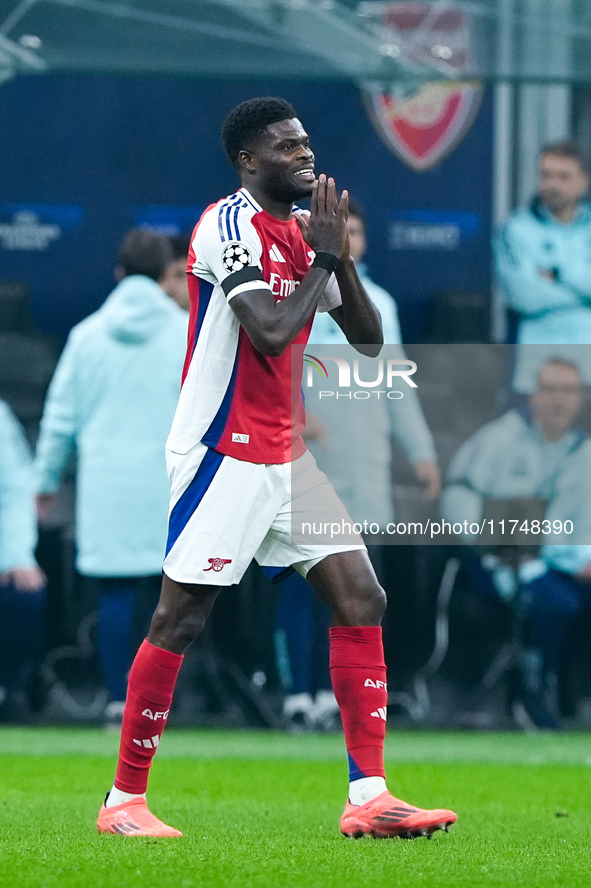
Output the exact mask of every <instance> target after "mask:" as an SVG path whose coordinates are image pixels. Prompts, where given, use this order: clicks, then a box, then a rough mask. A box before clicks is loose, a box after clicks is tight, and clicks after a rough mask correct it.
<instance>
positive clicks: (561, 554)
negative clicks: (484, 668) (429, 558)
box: [441, 359, 591, 728]
mask: <svg viewBox="0 0 591 888" xmlns="http://www.w3.org/2000/svg"><path fill="white" fill-rule="evenodd" d="M581 400H582V381H581V375H580V373H579V370H578V368H577V367H576V366H575V365H574V364H571V363H569V362H567V361H564V360H562V359H555V360H550V361H547V362H546V363H545V364H544V365H543V366H542V367H541V369H540V371H539V373H538V386H537V390H536V391H535V392H534V393H533V394H532V395H531V396H530V398H529V405H528V407H527V408H525V409H523V410H510V411H509V412H508V413H506V414H505V415H503V416H501V417H500V418H499V419H497V420H495V421H494V422H491V423H489V424H488V425H486V426H484V427H483V428H482V429H480V431H478V432H477V433H476V434H475V435H473V436H472V437H471V438H469V439H468V441H466V442H465V443H464V444H463V445H462V446H461V447H460V449H459V451H458V452H457V453H456V455H455V456H454V458H453V460H452V462H451V463H450V466H449V470H448V472H447V479H446V480H447V485H446V487H445V489H444V492H443V496H442V501H441V511H442V515H443V517H444V519H445V520H446V521H449V522H450V523H454V522H461V523H463V522H464V521H467V522H468V523H472V522H477V523H479V524H480V522H481V521H482V518H483V516H484V514H485V512H484V510H485V503H487V502H489V503H490V501H491V500H499V501H500V500H504V501H506V502H507V503H508V504H509V509H511V508H514V509H515V510H516V511H519V510H520V509H522V508H523V504H524V502H525V503H527V501H528V500H529V503H530V505H531V506H536V508H537V509H539V506H540V502H542V503H543V504H544V503H547V506H546V511H545V516H542V517H545V519H546V520H547V521H549V522H554V521H555V520H556V521H560V522H562V525H563V526H564V523H565V522H566V521H572V526H573V527H574V528H575V529H576V534H573V535H572V536H571V535H569V533H567V532H566V533H565V532H562V533H561V532H557V533H556V534H554V533H553V534H552V535H551V536H544V535H538V536H537V537H536V538H535V547H534V549H533V551H532V548H531V543H532V542H533V539H534V538H533V537H529V538H528V537H525V540H524V541H526V542H529V543H530V545H526V546H525V547H519V546H513V547H511V546H509V547H507V545H506V544H507V533H508V530H506V532H505V536H504V537H503V546H504V547H503V546H501V545H495V544H494V542H495V538H494V534H493V535H492V536H489V538H488V541H489V542H491V543H492V545H491V546H490V547H488V551H487V552H485V553H484V554H482V551H481V550H480V551H479V550H475V551H476V553H477V554H479V557H478V558H476V557H472V558H470V559H469V560H468V565H467V566H468V568H469V571H470V573H471V576H472V579H473V581H474V583H475V585H476V586H477V588H478V589H479V590H480V591H490V592H493V591H494V592H495V593H496V594H498V595H500V596H502V597H503V598H504V599H506V600H507V601H509V602H512V603H513V604H514V606H515V607H516V608H517V607H518V608H519V609H520V614H521V615H522V643H523V649H522V658H521V664H520V666H521V675H522V689H521V697H522V699H521V701H518V703H517V706H516V707H514V713H515V715H516V716H517V717H518V720H520V721H524V720H525V718H528V719H529V720H531V722H532V723H533V724H534V725H536V726H538V727H546V728H552V727H556V725H557V719H558V707H557V703H556V699H555V697H556V695H555V693H554V691H555V688H556V684H557V676H558V673H559V669H560V666H561V662H562V658H563V656H564V652H565V651H564V647H565V640H566V637H567V632H568V630H569V628H570V626H571V625H572V621H573V620H574V618H575V617H576V615H577V613H578V612H579V611H580V609H581V607H582V606H583V603H584V601H585V598H586V595H587V592H586V590H587V588H588V586H589V583H590V579H591V545H589V543H591V528H590V523H591V522H590V518H591V515H590V512H591V506H590V500H589V492H590V491H589V479H590V478H591V441H589V439H588V438H587V435H586V434H585V433H584V432H582V431H581V430H579V429H578V428H576V426H575V421H576V418H577V415H578V413H579V411H580V408H581ZM521 514H523V513H521ZM515 517H517V514H516V515H515ZM537 517H538V518H539V515H538V516H537ZM497 524H498V522H497ZM553 526H555V525H553ZM497 530H499V528H498V527H497ZM496 532H497V531H495V533H496ZM510 539H511V537H510V536H509V540H510ZM499 540H500V534H499ZM544 540H545V541H546V542H545V543H544ZM465 541H466V542H468V543H471V544H473V545H474V546H478V544H479V542H480V540H479V538H478V536H474V535H472V536H470V535H466V537H465ZM577 541H578V543H577ZM540 543H541V545H540Z"/></svg>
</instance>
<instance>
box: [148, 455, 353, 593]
mask: <svg viewBox="0 0 591 888" xmlns="http://www.w3.org/2000/svg"><path fill="white" fill-rule="evenodd" d="M166 460H167V466H168V474H169V477H170V482H171V485H172V488H171V498H170V512H169V524H168V542H167V546H166V558H165V560H164V573H165V574H166V575H167V576H168V577H170V579H171V580H176V582H178V583H196V584H206V585H212V586H231V585H232V584H233V583H238V582H239V580H240V579H241V577H242V576H243V574H244V572H245V571H246V569H247V567H248V566H249V564H250V562H251V561H252V559H253V558H255V559H256V560H257V561H258V563H259V564H260V565H264V566H270V567H279V568H281V567H290V566H293V567H295V569H296V570H297V571H298V572H299V573H301V574H302V576H304V577H305V576H306V574H307V573H308V571H309V570H310V569H311V568H312V567H313V566H314V565H315V564H318V562H319V561H322V559H323V558H326V556H327V555H333V554H334V553H335V552H350V551H353V550H357V549H365V544H364V543H363V540H362V538H361V537H360V536H359V535H358V534H351V535H348V536H347V539H346V540H342V541H340V542H336V543H334V544H332V543H331V544H327V545H319V544H313V543H309V542H307V541H304V542H301V541H300V542H299V543H295V542H294V540H293V537H292V526H293V527H295V526H298V522H299V526H301V517H302V516H303V515H306V516H308V515H309V514H310V497H311V498H312V501H313V509H314V520H315V521H328V522H332V521H338V522H342V521H345V522H351V519H350V518H349V516H348V514H347V511H346V509H345V507H344V506H343V504H342V503H341V501H340V500H339V498H338V497H337V495H336V493H335V491H334V488H333V487H332V484H330V482H329V481H328V479H327V477H326V475H325V474H324V473H323V472H321V471H320V469H319V468H318V466H317V465H316V461H315V459H314V457H313V456H312V454H311V453H310V451H309V450H307V451H306V452H305V453H304V454H303V456H301V457H300V458H299V459H297V460H295V461H294V462H291V463H283V464H281V465H265V464H261V463H250V462H245V461H244V460H239V459H234V458H233V457H231V456H224V455H223V454H221V453H218V452H217V451H215V450H211V449H210V448H208V447H206V446H205V445H204V444H201V443H200V444H197V445H195V447H192V448H191V450H189V451H188V453H183V454H181V453H174V452H172V451H170V450H167V452H166ZM292 491H294V493H293V494H292ZM292 496H293V499H292ZM319 503H321V504H322V505H321V507H319V505H318V504H319Z"/></svg>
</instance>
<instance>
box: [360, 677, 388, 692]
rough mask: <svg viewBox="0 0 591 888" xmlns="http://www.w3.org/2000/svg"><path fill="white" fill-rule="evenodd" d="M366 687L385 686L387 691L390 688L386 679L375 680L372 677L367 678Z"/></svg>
mask: <svg viewBox="0 0 591 888" xmlns="http://www.w3.org/2000/svg"><path fill="white" fill-rule="evenodd" d="M363 687H364V688H383V689H384V690H385V691H387V690H388V686H387V684H386V682H385V681H373V680H372V679H371V678H366V679H365V684H364V685H363Z"/></svg>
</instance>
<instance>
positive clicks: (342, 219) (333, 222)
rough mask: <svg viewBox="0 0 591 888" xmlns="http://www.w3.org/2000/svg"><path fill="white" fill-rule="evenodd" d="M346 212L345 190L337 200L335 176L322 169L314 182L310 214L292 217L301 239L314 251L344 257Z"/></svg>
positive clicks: (347, 247) (347, 240)
mask: <svg viewBox="0 0 591 888" xmlns="http://www.w3.org/2000/svg"><path fill="white" fill-rule="evenodd" d="M348 215H349V194H348V192H347V191H343V193H342V194H341V197H340V200H337V191H336V185H335V181H334V179H333V178H327V177H326V176H325V174H324V173H321V174H320V176H319V177H318V179H316V181H315V182H314V188H313V191H312V197H311V199H310V215H309V216H301V215H296V216H295V219H296V221H297V223H298V225H299V226H300V229H301V231H302V235H303V237H304V240H305V241H306V243H307V244H309V245H310V246H311V247H312V249H313V250H314V251H315V252H316V253H332V255H333V256H338V257H339V259H341V260H345V259H347V258H348V256H349V234H348V231H347V218H348Z"/></svg>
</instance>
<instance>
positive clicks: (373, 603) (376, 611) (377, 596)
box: [367, 581, 387, 624]
mask: <svg viewBox="0 0 591 888" xmlns="http://www.w3.org/2000/svg"><path fill="white" fill-rule="evenodd" d="M386 604H387V598H386V593H385V591H384V589H383V588H382V586H380V584H379V583H378V582H377V581H376V582H374V583H373V584H372V585H371V587H370V588H369V589H368V593H367V610H368V619H370V620H371V622H372V623H376V624H378V623H381V622H382V617H383V616H384V613H385V611H386Z"/></svg>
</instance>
